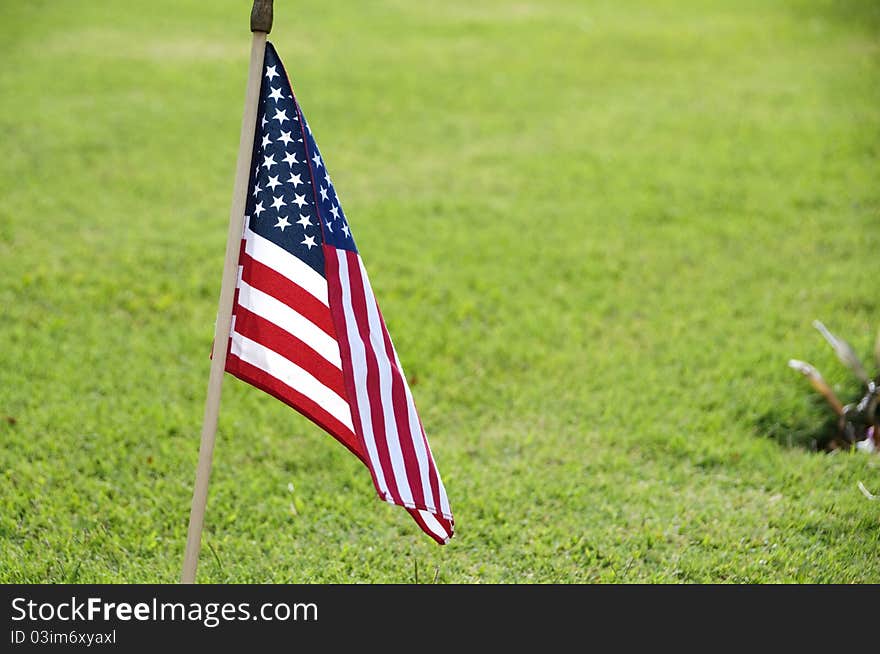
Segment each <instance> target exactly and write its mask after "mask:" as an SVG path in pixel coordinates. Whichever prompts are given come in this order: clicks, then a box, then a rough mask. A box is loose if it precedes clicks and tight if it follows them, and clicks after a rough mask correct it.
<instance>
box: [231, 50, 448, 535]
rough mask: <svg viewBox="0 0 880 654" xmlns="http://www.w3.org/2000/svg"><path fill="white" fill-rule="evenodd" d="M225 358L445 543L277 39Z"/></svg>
mask: <svg viewBox="0 0 880 654" xmlns="http://www.w3.org/2000/svg"><path fill="white" fill-rule="evenodd" d="M255 134H256V135H255V138H254V150H253V163H254V167H253V169H252V171H251V177H250V186H249V189H248V201H247V205H246V208H245V214H246V215H245V217H244V218H245V220H244V234H243V235H242V241H241V253H240V259H239V277H238V282H237V286H236V292H235V301H234V305H233V317H232V330H231V334H230V343H229V351H228V354H227V358H226V370H227V371H228V372H230V373H231V374H233V375H235V376H236V377H238V378H240V379H242V380H244V381H246V382H248V383H250V384H252V385H254V386H256V387H258V388H260V389H262V390H263V391H265V392H267V393H269V394H271V395H274V396H275V397H277V398H278V399H280V400H281V401H282V402H285V403H286V404H288V405H290V406H291V407H293V408H294V409H296V410H297V411H299V412H300V413H302V414H303V415H305V416H306V417H308V418H309V419H311V420H312V421H313V422H315V423H316V424H317V425H319V426H320V427H322V428H323V429H324V430H326V431H327V432H329V433H330V434H331V435H332V436H334V437H335V438H336V439H337V440H339V441H340V442H341V443H342V444H343V445H345V446H346V447H347V448H348V449H349V450H350V451H351V452H352V453H353V454H354V455H355V456H357V457H358V458H359V459H360V460H361V461H363V463H364V464H365V465H366V466H367V468H369V470H370V474H371V475H372V478H373V485H374V486H375V488H376V492H377V493H378V494H379V496H380V497H381V498H382V499H384V500H386V501H387V502H390V503H392V504H397V505H400V506H403V507H406V509H407V510H408V511H409V513H410V515H412V517H413V518H414V519H415V521H416V522H417V523H418V524H419V526H420V527H421V528H422V529H423V530H424V531H425V533H427V534H428V535H429V536H431V537H432V538H434V539H435V540H436V541H437V542H439V543H445V542H447V541H448V540H449V539H450V538H451V537H452V533H453V518H452V511H451V509H450V507H449V500H448V498H447V496H446V490H445V489H444V487H443V482H442V481H441V479H440V473H439V472H438V470H437V467H436V465H435V463H434V458H433V456H432V454H431V449H430V447H429V445H428V440H427V438H426V436H425V431H424V428H423V427H422V424H421V421H420V419H419V416H418V413H417V412H416V407H415V403H414V402H413V397H412V393H411V392H410V388H409V385H408V383H407V379H406V377H405V375H404V373H403V369H402V367H401V365H400V360H399V359H398V357H397V352H396V351H395V349H394V346H393V344H392V342H391V337H390V336H389V334H388V330H387V329H386V327H385V321H384V319H383V318H382V313H381V312H380V311H379V306H378V304H377V302H376V298H375V296H374V295H373V290H372V287H371V285H370V280H369V278H368V277H367V271H366V269H365V268H364V264H363V261H362V260H361V257H360V254H359V253H358V250H357V247H356V246H355V242H354V238H353V236H352V232H351V228H350V226H349V224H348V220H347V219H346V216H345V213H344V212H343V210H342V206H341V204H340V202H339V197H338V195H337V194H336V189H335V188H334V186H333V183H332V181H331V179H330V175H329V173H328V172H327V167H326V164H325V162H324V160H323V159H322V157H321V153H320V151H319V150H318V146H317V145H316V144H315V140H314V138H313V136H312V132H311V130H310V129H309V126H308V123H307V122H306V119H305V117H304V116H303V114H302V111H301V109H300V106H299V104H298V103H297V101H296V98H295V97H294V95H293V91H292V88H291V84H290V81H289V78H288V76H287V74H286V72H285V70H284V66H283V65H282V63H281V60H280V59H279V57H278V54H277V53H276V52H275V48H274V47H273V46H272V44H271V43H267V44H266V53H265V60H264V64H263V80H262V86H261V90H260V100H259V109H258V112H257V125H256V133H255Z"/></svg>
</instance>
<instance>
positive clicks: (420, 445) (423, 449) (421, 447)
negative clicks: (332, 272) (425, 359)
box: [388, 334, 452, 520]
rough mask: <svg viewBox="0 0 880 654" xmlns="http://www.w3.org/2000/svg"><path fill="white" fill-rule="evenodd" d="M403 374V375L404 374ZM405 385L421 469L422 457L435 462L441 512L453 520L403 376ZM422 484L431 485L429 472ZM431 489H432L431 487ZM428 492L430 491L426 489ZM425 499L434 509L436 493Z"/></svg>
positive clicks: (424, 486)
mask: <svg viewBox="0 0 880 654" xmlns="http://www.w3.org/2000/svg"><path fill="white" fill-rule="evenodd" d="M388 340H391V335H390V334H389V336H388ZM391 349H392V351H393V352H394V362H395V363H396V364H397V367H398V368H399V369H400V371H401V375H402V373H403V366H402V365H400V359H399V358H398V356H397V350H395V349H394V344H393V343H392V345H391ZM402 376H403V375H402ZM403 387H404V388H405V389H406V404H407V408H408V409H409V428H410V431H411V432H412V434H413V443H414V444H415V447H416V456H418V457H419V470H420V471H421V469H422V458H421V457H423V456H424V457H426V459H430V460H431V461H432V462H433V464H434V474H435V475H436V476H437V486H438V487H439V491H440V512H441V513H442V514H443V515H444V516H445V517H446V518H448V519H449V520H452V508H451V507H450V506H449V498H448V497H447V496H446V488H445V487H444V486H443V480H441V479H440V471H439V470H437V465H436V462H435V461H434V455H433V453H432V452H431V446H430V445H429V444H428V439H427V437H426V436H425V432H424V431H423V430H422V426H421V424H420V423H419V418H418V414H417V413H416V403H415V401H414V400H413V396H412V392H411V391H410V389H409V384H408V383H407V381H406V377H405V376H403ZM427 466H428V462H427V461H426V462H425V467H426V468H427ZM422 475H423V476H422V484H423V488H426V487H429V486H430V478H429V477H428V475H427V473H425V472H423V473H422ZM429 490H430V489H429ZM425 492H426V493H428V491H425ZM425 498H426V499H425V501H426V502H427V503H428V508H430V509H434V508H435V507H434V506H433V504H434V494H433V493H430V494H426V495H425Z"/></svg>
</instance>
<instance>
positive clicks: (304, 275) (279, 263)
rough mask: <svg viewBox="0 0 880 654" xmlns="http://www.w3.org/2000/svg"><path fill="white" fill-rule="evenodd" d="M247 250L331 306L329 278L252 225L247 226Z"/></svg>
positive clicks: (245, 235) (267, 265) (252, 255)
mask: <svg viewBox="0 0 880 654" xmlns="http://www.w3.org/2000/svg"><path fill="white" fill-rule="evenodd" d="M244 237H245V246H244V249H245V252H247V253H248V254H249V255H250V256H251V257H253V258H254V259H256V260H257V261H259V262H260V263H261V264H263V265H264V266H266V267H268V268H271V269H272V270H274V271H275V272H277V273H279V274H281V275H284V276H285V277H287V278H288V279H289V280H290V281H292V282H294V283H295V284H297V285H299V286H301V287H302V288H303V289H305V290H306V291H308V292H309V293H311V294H312V295H314V296H315V297H316V298H317V299H318V300H320V301H321V302H323V303H324V304H326V305H327V306H330V304H329V301H328V299H327V295H328V291H327V280H326V279H324V278H323V277H321V275H319V274H318V273H316V272H315V271H314V269H312V267H311V266H309V265H308V264H306V263H305V262H303V261H302V260H301V259H299V258H297V257H295V256H293V255H292V254H290V253H289V252H287V251H286V250H285V249H284V248H282V247H279V246H278V245H275V244H274V243H273V242H272V241H270V240H268V239H266V238H263V237H262V236H260V235H259V234H257V233H256V232H254V231H251V229H250V227H245V230H244Z"/></svg>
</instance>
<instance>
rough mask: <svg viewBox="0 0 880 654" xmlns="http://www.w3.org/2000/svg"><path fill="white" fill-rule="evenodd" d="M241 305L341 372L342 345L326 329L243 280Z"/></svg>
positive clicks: (239, 288)
mask: <svg viewBox="0 0 880 654" xmlns="http://www.w3.org/2000/svg"><path fill="white" fill-rule="evenodd" d="M238 303H239V304H240V305H241V306H243V307H244V308H245V309H247V310H248V311H251V312H253V313H255V314H257V315H258V316H260V317H261V318H265V319H266V320H268V321H269V322H271V323H273V324H275V325H277V326H278V327H280V328H281V329H283V330H284V331H286V332H287V333H289V334H293V335H294V336H296V337H297V338H298V339H299V340H301V341H302V342H303V343H305V344H306V345H308V346H309V347H310V348H312V349H313V350H314V351H315V352H317V353H318V354H320V355H321V356H322V357H324V358H325V359H327V361H328V362H329V363H331V364H333V365H334V366H336V367H337V368H339V369H340V370H341V369H342V359H341V358H340V356H339V344H338V343H337V342H336V339H334V338H333V337H331V336H330V335H328V334H327V333H326V332H325V331H324V330H323V329H320V328H318V327H316V326H315V324H314V323H313V322H312V321H311V320H309V319H308V318H306V317H304V316H302V315H300V314H299V313H297V312H296V311H294V310H293V309H291V308H290V307H289V306H287V305H286V304H284V302H281V301H280V300H276V299H275V298H274V297H272V296H271V295H269V294H267V293H263V291H261V290H260V289H258V288H254V287H253V286H251V285H250V284H248V283H247V282H246V281H244V280H241V279H240V280H239V282H238Z"/></svg>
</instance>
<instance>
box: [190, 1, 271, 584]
mask: <svg viewBox="0 0 880 654" xmlns="http://www.w3.org/2000/svg"><path fill="white" fill-rule="evenodd" d="M271 30H272V0H254V6H253V9H252V10H251V32H253V41H252V42H251V63H250V69H249V71H248V81H247V93H246V95H245V101H244V116H243V117H242V119H241V138H240V140H239V143H238V159H237V162H236V164H235V185H234V188H233V192H232V208H231V210H230V212H229V234H228V235H227V237H226V260H225V261H224V263H223V281H222V283H221V285H220V301H219V303H218V307H217V324H216V326H215V327H214V354H213V358H212V359H211V373H210V376H209V377H208V395H207V399H206V400H205V417H204V420H203V421H202V439H201V444H200V445H199V463H198V467H197V468H196V481H195V486H194V488H193V499H192V509H191V511H190V515H189V532H188V534H187V538H186V554H185V555H184V558H183V572H182V574H181V576H180V582H181V583H183V584H191V583H194V582H195V579H196V568H197V567H198V565H199V550H200V548H201V544H202V525H203V524H204V521H205V506H206V504H207V501H208V481H209V479H210V477H211V461H212V459H213V456H214V441H215V439H216V435H217V418H218V415H219V413H220V392H221V390H222V387H223V372H224V370H225V367H226V354H227V351H228V348H229V332H230V328H231V326H232V300H233V298H234V297H235V282H236V277H237V273H238V254H239V250H240V248H241V235H242V231H243V228H244V209H245V203H246V201H247V188H248V181H249V179H250V169H251V155H252V153H253V148H254V131H255V128H256V123H257V103H258V100H259V95H260V83H261V82H262V77H263V56H264V54H265V52H266V36H267V35H268V34H269V32H270V31H271Z"/></svg>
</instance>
